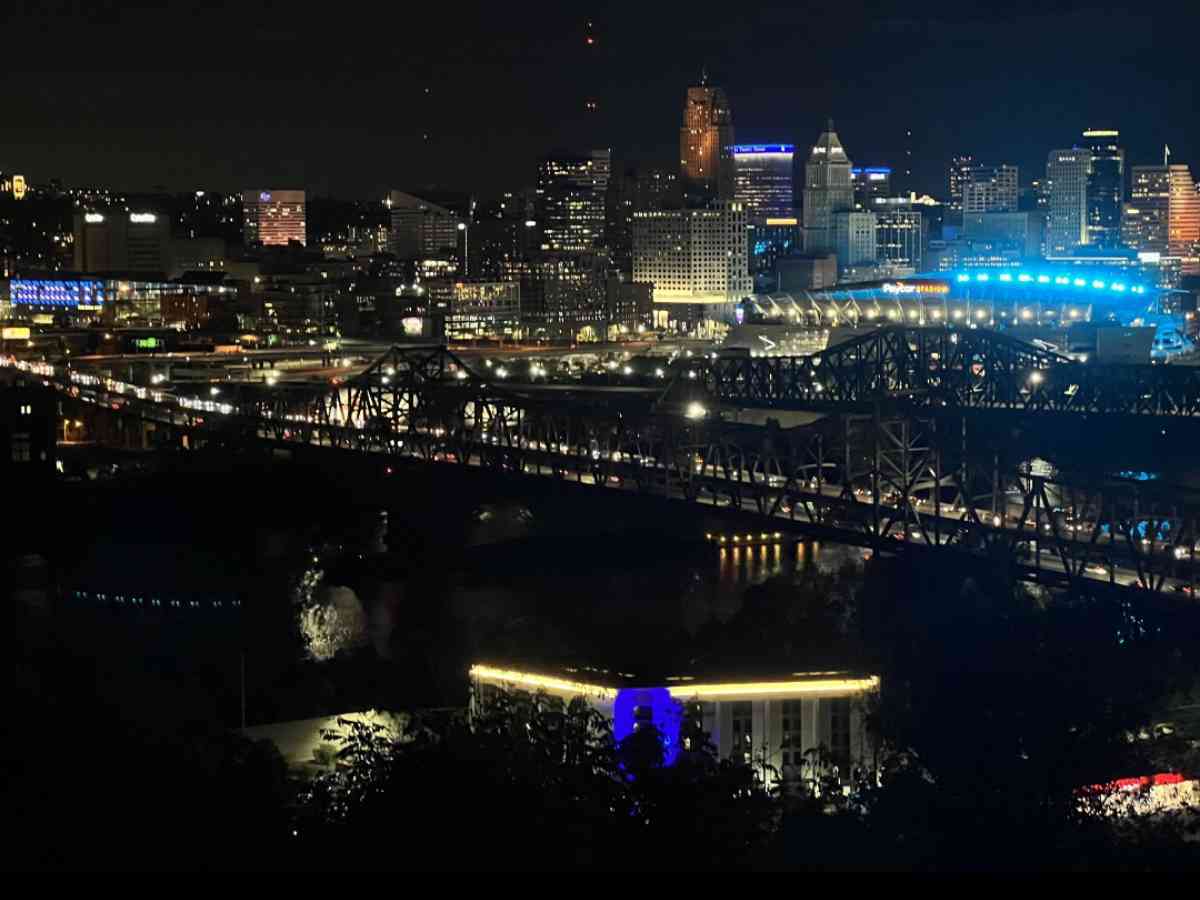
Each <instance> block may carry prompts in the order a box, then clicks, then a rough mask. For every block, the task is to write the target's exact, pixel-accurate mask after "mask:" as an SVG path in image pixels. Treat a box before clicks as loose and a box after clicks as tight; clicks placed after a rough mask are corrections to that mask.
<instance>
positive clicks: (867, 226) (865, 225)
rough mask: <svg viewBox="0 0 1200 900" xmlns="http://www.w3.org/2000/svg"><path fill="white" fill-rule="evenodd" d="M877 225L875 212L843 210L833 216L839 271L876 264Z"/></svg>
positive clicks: (835, 250)
mask: <svg viewBox="0 0 1200 900" xmlns="http://www.w3.org/2000/svg"><path fill="white" fill-rule="evenodd" d="M877 224H878V220H877V219H876V217H875V213H873V212H855V211H853V210H842V211H840V212H836V213H834V214H833V231H834V252H835V253H837V260H838V268H839V269H842V270H844V269H848V268H850V267H852V266H862V265H872V264H874V262H875V256H876V252H875V251H876V246H875V228H876V225H877Z"/></svg>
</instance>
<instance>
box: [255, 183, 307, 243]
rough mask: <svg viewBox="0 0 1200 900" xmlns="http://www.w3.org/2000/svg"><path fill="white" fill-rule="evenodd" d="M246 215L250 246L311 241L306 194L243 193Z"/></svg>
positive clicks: (281, 192) (275, 192) (278, 192)
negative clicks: (305, 212)
mask: <svg viewBox="0 0 1200 900" xmlns="http://www.w3.org/2000/svg"><path fill="white" fill-rule="evenodd" d="M242 213H243V222H244V223H245V229H246V230H245V241H246V246H248V247H249V246H254V245H255V244H262V245H263V246H264V247H269V246H282V247H286V246H287V245H288V244H289V243H290V242H291V241H296V242H297V243H299V244H301V245H303V244H304V243H305V242H306V241H307V236H306V229H305V224H304V191H242Z"/></svg>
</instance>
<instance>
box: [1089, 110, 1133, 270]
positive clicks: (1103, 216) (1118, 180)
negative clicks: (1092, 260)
mask: <svg viewBox="0 0 1200 900" xmlns="http://www.w3.org/2000/svg"><path fill="white" fill-rule="evenodd" d="M1120 137H1121V133H1120V132H1119V131H1110V130H1102V129H1089V130H1088V131H1085V132H1084V133H1083V139H1084V146H1085V147H1087V149H1088V150H1089V151H1091V154H1092V173H1091V175H1089V176H1088V187H1087V194H1088V197H1087V232H1088V240H1087V242H1088V244H1089V245H1091V246H1093V247H1102V248H1104V249H1106V250H1114V249H1116V248H1117V247H1119V246H1120V245H1121V204H1122V203H1123V202H1124V200H1125V151H1124V150H1122V149H1121V147H1120V146H1119V145H1118V141H1119V140H1120Z"/></svg>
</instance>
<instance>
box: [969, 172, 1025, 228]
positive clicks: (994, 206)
mask: <svg viewBox="0 0 1200 900" xmlns="http://www.w3.org/2000/svg"><path fill="white" fill-rule="evenodd" d="M961 189H962V211H963V216H964V217H966V216H969V215H976V214H978V213H990V212H1016V211H1017V167H1016V166H1008V165H1002V166H971V167H970V168H969V169H967V170H966V171H965V173H964V178H963V181H962V182H961Z"/></svg>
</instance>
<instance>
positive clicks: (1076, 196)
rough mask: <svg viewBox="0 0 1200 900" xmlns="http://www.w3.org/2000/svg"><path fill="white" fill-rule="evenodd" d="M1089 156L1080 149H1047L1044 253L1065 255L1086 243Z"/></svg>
mask: <svg viewBox="0 0 1200 900" xmlns="http://www.w3.org/2000/svg"><path fill="white" fill-rule="evenodd" d="M1091 171H1092V154H1091V151H1089V150H1084V149H1082V148H1080V147H1076V148H1073V149H1071V150H1051V151H1050V155H1049V156H1048V157H1047V158H1046V181H1047V182H1049V197H1050V202H1049V218H1048V220H1047V224H1046V254H1047V255H1048V256H1066V255H1069V254H1071V253H1072V252H1074V251H1075V250H1076V249H1077V248H1078V247H1080V246H1082V245H1085V244H1087V239H1088V233H1087V187H1088V176H1089V175H1090V174H1091Z"/></svg>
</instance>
